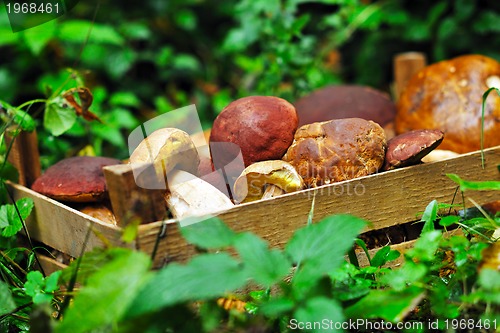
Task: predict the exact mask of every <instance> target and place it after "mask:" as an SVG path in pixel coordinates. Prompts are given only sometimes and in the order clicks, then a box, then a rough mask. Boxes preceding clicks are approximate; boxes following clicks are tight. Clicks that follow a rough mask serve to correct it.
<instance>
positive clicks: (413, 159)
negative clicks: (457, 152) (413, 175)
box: [383, 130, 444, 170]
mask: <svg viewBox="0 0 500 333" xmlns="http://www.w3.org/2000/svg"><path fill="white" fill-rule="evenodd" d="M443 138H444V134H443V132H441V131H440V130H415V131H411V132H407V133H404V134H400V135H398V136H396V137H394V138H392V139H390V140H389V141H387V150H386V153H385V162H384V168H383V169H384V170H391V169H394V168H401V167H405V166H408V165H412V164H417V163H419V162H420V160H421V159H422V157H424V156H425V155H427V154H429V153H430V152H431V151H432V150H434V149H435V148H436V147H437V146H439V144H440V143H441V142H442V141H443Z"/></svg>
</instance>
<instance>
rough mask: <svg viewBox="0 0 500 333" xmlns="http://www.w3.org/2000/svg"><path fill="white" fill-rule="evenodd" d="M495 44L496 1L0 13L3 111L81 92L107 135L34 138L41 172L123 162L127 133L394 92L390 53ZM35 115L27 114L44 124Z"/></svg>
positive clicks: (299, 1)
mask: <svg viewBox="0 0 500 333" xmlns="http://www.w3.org/2000/svg"><path fill="white" fill-rule="evenodd" d="M499 33H500V2H499V1H497V0H480V1H474V0H456V1H447V0H437V1H436V0H432V1H431V0H420V1H411V0H401V1H398V0H385V1H369V0H317V1H314V0H239V1H234V0H205V1H204V0H169V1H164V0H142V1H130V0H129V1H120V2H112V1H109V0H101V1H94V0H92V1H80V2H79V3H78V4H77V5H76V7H75V8H73V10H71V12H69V13H68V14H66V15H64V16H63V17H61V18H59V19H58V20H53V21H50V22H48V23H46V24H43V25H41V26H38V27H35V28H32V29H28V30H25V31H22V32H19V33H12V31H11V29H10V26H9V21H8V17H7V14H6V12H5V7H4V6H3V4H2V5H0V99H1V100H4V101H7V102H8V103H10V104H12V105H20V104H22V103H24V102H26V101H27V100H30V99H35V98H44V97H47V96H49V95H50V94H53V93H54V92H57V91H63V90H66V89H69V88H71V87H76V86H78V85H79V84H82V83H83V84H84V85H85V86H87V87H89V88H90V90H91V91H92V93H93V95H94V104H93V105H92V107H91V111H92V112H94V113H95V114H97V115H98V116H99V117H100V118H101V119H102V120H103V123H102V124H100V123H98V122H91V123H89V122H86V121H84V120H83V119H78V121H76V122H75V123H74V124H73V125H72V127H71V129H70V130H69V131H67V132H66V133H64V134H63V135H60V136H55V135H54V133H53V132H51V131H48V130H47V129H44V128H40V126H39V128H40V129H39V136H40V140H41V144H40V148H41V152H42V155H43V160H42V162H43V166H44V167H46V166H47V165H50V164H52V163H54V162H55V161H57V160H59V159H61V158H63V157H65V156H69V155H74V154H77V153H78V152H80V153H81V152H82V151H84V152H85V153H86V154H97V155H107V156H115V157H118V158H126V157H127V156H128V150H127V146H126V137H127V136H128V133H129V132H130V131H131V130H132V129H133V128H135V127H136V126H138V125H139V124H140V123H141V122H142V121H144V120H146V119H150V118H153V117H154V116H155V115H158V114H161V113H164V112H168V111H170V110H173V109H175V108H178V107H182V106H185V105H188V104H193V103H194V104H196V106H197V109H198V112H199V113H200V116H201V119H202V123H203V126H204V127H205V128H209V127H210V124H211V122H212V121H213V119H214V118H215V116H216V115H217V113H218V112H220V111H221V110H222V109H223V107H224V106H226V105H227V104H228V103H229V102H230V101H232V100H234V99H236V98H238V97H242V96H247V95H254V94H262V95H276V96H281V97H283V98H285V99H287V100H289V101H290V102H292V103H293V102H294V101H295V100H296V99H297V98H299V97H300V96H302V95H304V94H307V93H308V92H311V91H312V90H314V89H317V88H319V87H323V86H326V85H330V84H339V83H356V84H365V85H370V86H373V87H376V88H378V89H381V90H385V91H388V92H390V84H391V79H392V57H393V56H394V55H395V54H396V53H399V52H405V51H421V52H424V53H425V54H427V56H428V61H429V62H435V61H438V60H442V59H445V58H450V57H453V56H456V55H460V54H465V53H481V54H485V55H488V56H491V57H493V58H496V59H497V60H500V34H499ZM42 111H43V110H41V109H40V107H39V108H37V106H36V105H34V106H33V107H31V108H30V109H29V112H30V114H32V115H34V117H35V119H36V120H37V122H38V123H40V124H41V123H42V122H43V112H42Z"/></svg>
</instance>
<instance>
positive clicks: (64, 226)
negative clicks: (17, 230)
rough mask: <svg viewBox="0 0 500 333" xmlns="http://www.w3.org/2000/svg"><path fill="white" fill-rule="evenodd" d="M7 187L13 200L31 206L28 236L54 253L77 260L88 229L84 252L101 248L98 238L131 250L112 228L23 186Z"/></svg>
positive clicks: (27, 221)
mask: <svg viewBox="0 0 500 333" xmlns="http://www.w3.org/2000/svg"><path fill="white" fill-rule="evenodd" d="M8 186H9V188H10V190H12V192H13V197H14V199H15V200H17V199H19V198H24V197H28V198H31V199H33V201H34V203H35V208H34V211H33V212H32V213H31V215H30V217H29V218H28V219H27V220H26V226H27V228H28V232H29V236H30V237H32V238H33V239H36V240H37V241H40V242H42V243H44V244H47V245H49V246H50V247H52V248H54V249H56V250H58V251H61V252H64V253H66V254H69V255H70V256H72V257H78V256H79V255H80V253H81V251H82V248H83V247H84V241H85V236H86V234H87V231H88V229H89V227H90V226H92V230H93V231H92V232H91V234H90V237H89V239H88V242H87V243H86V246H85V249H86V250H90V249H92V248H94V247H97V246H103V245H104V243H103V241H101V239H100V237H103V239H106V240H107V241H109V243H110V244H112V245H116V246H122V247H126V246H135V244H132V245H126V244H124V243H123V242H122V241H121V240H120V236H121V233H122V231H121V229H120V228H118V227H116V226H113V225H110V224H107V223H105V222H102V221H99V220H97V219H95V218H93V217H90V216H88V215H86V214H83V213H81V212H79V211H77V210H75V209H73V208H70V207H68V206H66V205H64V204H62V203H60V202H58V201H55V200H52V199H50V198H48V197H46V196H44V195H41V194H39V193H37V192H35V191H32V190H30V189H28V188H26V187H24V186H21V185H18V184H13V183H8Z"/></svg>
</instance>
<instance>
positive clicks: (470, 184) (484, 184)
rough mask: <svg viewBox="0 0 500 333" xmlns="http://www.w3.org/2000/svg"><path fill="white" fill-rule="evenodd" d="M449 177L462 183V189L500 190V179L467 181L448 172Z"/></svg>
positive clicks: (459, 183)
mask: <svg viewBox="0 0 500 333" xmlns="http://www.w3.org/2000/svg"><path fill="white" fill-rule="evenodd" d="M446 175H447V176H448V178H450V179H451V180H453V181H454V182H455V183H457V184H458V185H460V191H466V190H472V191H499V190H500V181H494V180H492V181H480V182H474V181H466V180H463V179H462V178H460V177H459V176H458V175H455V174H450V173H449V174H446Z"/></svg>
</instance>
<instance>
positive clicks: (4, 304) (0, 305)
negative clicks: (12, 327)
mask: <svg viewBox="0 0 500 333" xmlns="http://www.w3.org/2000/svg"><path fill="white" fill-rule="evenodd" d="M0 299H1V300H2V301H1V302H0V316H2V315H4V314H6V313H9V312H11V311H12V310H14V309H15V308H16V302H14V299H13V298H12V294H11V292H10V288H9V286H8V285H7V284H6V283H5V282H3V281H0Z"/></svg>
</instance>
